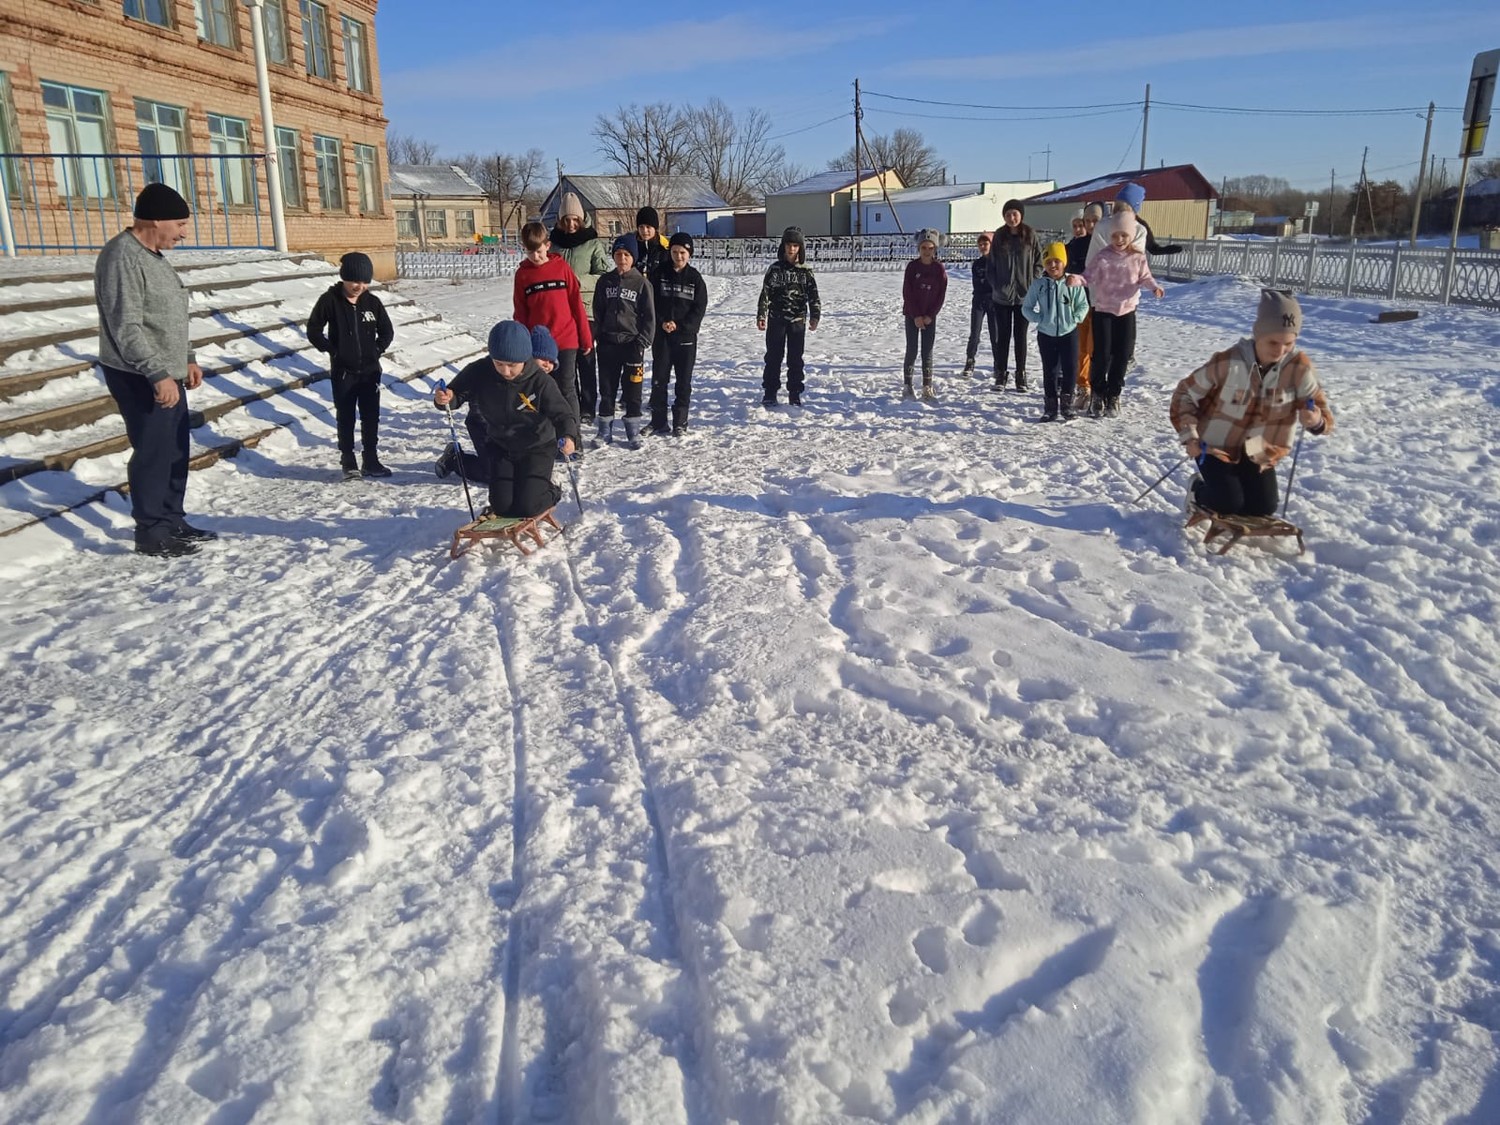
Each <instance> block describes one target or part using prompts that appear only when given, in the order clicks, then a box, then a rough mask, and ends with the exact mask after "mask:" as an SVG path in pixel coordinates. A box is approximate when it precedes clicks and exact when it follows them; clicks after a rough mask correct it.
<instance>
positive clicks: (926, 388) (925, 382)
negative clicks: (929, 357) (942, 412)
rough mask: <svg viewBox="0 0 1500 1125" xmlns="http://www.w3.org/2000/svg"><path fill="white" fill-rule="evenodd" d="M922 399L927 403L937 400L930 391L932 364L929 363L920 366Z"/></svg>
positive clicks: (931, 390)
mask: <svg viewBox="0 0 1500 1125" xmlns="http://www.w3.org/2000/svg"><path fill="white" fill-rule="evenodd" d="M922 398H923V399H924V400H925V401H927V402H931V401H932V400H933V399H935V398H937V395H936V393H934V391H933V389H932V364H930V363H924V364H922Z"/></svg>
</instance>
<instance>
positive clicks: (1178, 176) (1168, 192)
mask: <svg viewBox="0 0 1500 1125" xmlns="http://www.w3.org/2000/svg"><path fill="white" fill-rule="evenodd" d="M1127 183H1137V184H1140V185H1141V186H1142V187H1143V188H1145V189H1146V202H1145V203H1144V204H1143V205H1142V206H1141V217H1142V218H1143V219H1145V220H1146V222H1148V223H1150V224H1151V230H1152V233H1153V234H1155V235H1156V237H1157V239H1158V241H1161V242H1165V241H1167V240H1169V239H1173V238H1207V237H1208V235H1209V232H1210V227H1209V216H1210V214H1212V213H1214V208H1215V207H1216V206H1217V202H1218V198H1219V193H1218V192H1217V191H1215V190H1214V186H1213V184H1211V183H1209V182H1208V180H1207V178H1206V177H1205V176H1204V175H1203V173H1202V172H1200V171H1198V169H1197V168H1195V167H1193V165H1191V164H1175V165H1172V166H1170V167H1164V168H1144V169H1142V170H1140V171H1138V172H1114V173H1111V174H1110V175H1108V176H1096V177H1095V178H1094V179H1091V180H1080V181H1079V182H1078V183H1076V184H1069V185H1068V186H1067V187H1063V188H1058V189H1057V190H1056V191H1051V192H1046V193H1044V194H1042V195H1038V196H1034V197H1032V198H1031V199H1028V200H1027V201H1026V222H1027V223H1028V224H1030V226H1031V227H1032V228H1033V229H1035V230H1049V231H1063V232H1067V231H1070V230H1071V223H1072V219H1073V213H1074V212H1075V211H1077V210H1078V209H1079V208H1080V207H1083V206H1084V205H1085V204H1088V203H1095V202H1098V203H1109V202H1112V201H1113V200H1114V198H1115V196H1116V195H1117V194H1118V193H1119V191H1120V188H1121V186H1122V185H1124V184H1127Z"/></svg>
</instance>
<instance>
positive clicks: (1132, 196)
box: [1115, 183, 1146, 215]
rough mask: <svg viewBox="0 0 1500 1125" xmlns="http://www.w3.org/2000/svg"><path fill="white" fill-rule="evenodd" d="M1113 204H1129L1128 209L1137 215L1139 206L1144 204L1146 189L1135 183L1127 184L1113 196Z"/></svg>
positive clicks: (1139, 210) (1139, 209) (1139, 211)
mask: <svg viewBox="0 0 1500 1125" xmlns="http://www.w3.org/2000/svg"><path fill="white" fill-rule="evenodd" d="M1115 202H1116V203H1128V204H1130V209H1131V210H1132V211H1134V212H1135V213H1136V214H1137V215H1139V214H1140V213H1141V204H1142V203H1144V202H1146V189H1145V188H1143V187H1141V185H1140V184H1137V183H1127V184H1126V185H1125V186H1124V187H1122V188H1121V189H1120V191H1119V194H1117V195H1116V196H1115Z"/></svg>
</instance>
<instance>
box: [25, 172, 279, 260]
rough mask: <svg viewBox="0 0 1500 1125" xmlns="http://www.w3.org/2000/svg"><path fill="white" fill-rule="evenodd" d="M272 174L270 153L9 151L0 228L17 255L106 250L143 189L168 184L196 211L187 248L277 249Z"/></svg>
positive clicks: (126, 219)
mask: <svg viewBox="0 0 1500 1125" xmlns="http://www.w3.org/2000/svg"><path fill="white" fill-rule="evenodd" d="M265 170H266V158H265V155H264V154H262V153H247V154H240V155H230V154H227V153H224V154H214V155H210V156H202V155H191V154H172V155H162V154H141V153H119V152H68V153H58V154H54V153H35V152H18V153H6V154H4V155H3V156H0V190H3V191H4V192H5V196H6V203H7V208H6V210H7V212H8V215H7V216H6V217H7V218H8V219H9V222H8V224H6V223H0V244H3V243H4V241H5V234H4V230H5V228H6V226H8V227H9V229H10V231H11V237H13V238H14V241H15V246H14V249H16V250H26V251H39V252H42V253H61V254H73V253H77V252H79V251H82V250H98V249H99V248H101V247H102V246H103V245H104V244H105V243H106V242H108V241H109V240H110V239H111V238H113V237H114V236H115V235H117V234H119V233H120V231H122V230H123V229H124V228H125V227H127V226H129V225H130V221H131V215H132V213H133V211H134V209H135V197H136V195H137V194H138V193H139V192H140V190H141V188H143V187H145V186H146V185H147V184H148V183H165V184H168V185H169V186H171V187H173V188H175V189H176V190H177V191H178V192H179V193H180V194H181V195H182V197H183V198H184V199H186V200H187V201H188V206H189V207H191V208H192V226H191V227H190V228H189V231H188V237H187V240H186V241H185V242H184V243H183V244H182V245H183V249H220V248H222V249H269V248H271V246H272V238H271V223H270V200H269V196H268V193H267V192H266V190H265ZM3 249H7V248H6V247H4V246H3V245H0V250H3Z"/></svg>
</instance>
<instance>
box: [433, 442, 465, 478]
mask: <svg viewBox="0 0 1500 1125" xmlns="http://www.w3.org/2000/svg"><path fill="white" fill-rule="evenodd" d="M462 456H463V451H462V450H460V449H459V448H458V443H457V442H452V441H450V442H449V443H448V444H447V445H445V446H443V454H442V456H441V457H439V458H438V459H437V464H435V465H434V466H433V467H432V468H433V471H434V472H436V473H437V475H438V476H439V477H444V478H446V477H451V476H452V475H453V474H454V473H456V472H458V463H459V458H460V457H462Z"/></svg>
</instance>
